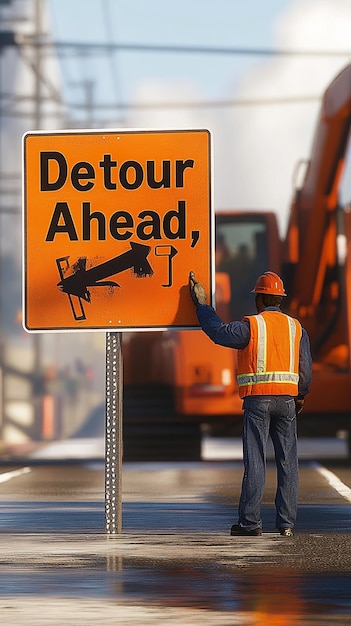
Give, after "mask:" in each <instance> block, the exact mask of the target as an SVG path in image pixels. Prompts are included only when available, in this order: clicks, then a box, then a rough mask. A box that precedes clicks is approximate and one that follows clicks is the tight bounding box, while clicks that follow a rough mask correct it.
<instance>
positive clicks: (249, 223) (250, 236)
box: [215, 212, 269, 321]
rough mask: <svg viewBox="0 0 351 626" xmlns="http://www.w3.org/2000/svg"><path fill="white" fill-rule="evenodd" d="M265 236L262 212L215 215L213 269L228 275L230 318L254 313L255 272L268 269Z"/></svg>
mask: <svg viewBox="0 0 351 626" xmlns="http://www.w3.org/2000/svg"><path fill="white" fill-rule="evenodd" d="M268 239H269V238H268V234H267V222H266V219H265V216H264V215H262V216H256V215H255V216H253V215H250V214H247V215H245V214H239V215H235V214H231V213H229V212H228V214H221V215H217V216H216V244H215V246H216V247H215V265H216V272H221V273H227V274H228V275H229V284H230V302H229V307H228V314H229V317H230V319H232V320H234V319H241V318H242V317H243V316H244V315H250V314H252V313H256V309H255V298H254V295H253V294H252V293H251V291H252V289H253V287H254V285H255V282H256V278H257V276H259V274H262V273H263V272H265V271H266V270H269V250H268ZM225 321H229V320H225Z"/></svg>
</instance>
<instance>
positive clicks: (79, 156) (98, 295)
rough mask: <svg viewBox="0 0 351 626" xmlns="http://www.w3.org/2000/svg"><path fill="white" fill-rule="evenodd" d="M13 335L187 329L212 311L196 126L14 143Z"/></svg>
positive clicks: (204, 173)
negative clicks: (17, 247)
mask: <svg viewBox="0 0 351 626" xmlns="http://www.w3.org/2000/svg"><path fill="white" fill-rule="evenodd" d="M23 142H24V276H25V281H24V283H25V284H24V298H23V301H24V304H23V308H24V315H23V318H24V327H25V329H26V330H27V331H29V332H32V331H33V332H36V331H50V330H52V331H55V330H70V331H76V330H77V331H78V330H95V329H96V330H102V329H104V330H114V331H115V330H128V329H142V330H146V329H160V328H171V327H175V328H196V327H198V322H197V318H196V314H195V309H194V306H193V304H192V302H191V297H190V293H189V288H188V276H189V271H190V270H193V271H194V272H195V275H196V278H197V280H199V281H200V282H202V284H203V285H204V287H205V289H206V292H207V294H208V302H209V303H210V304H212V292H213V289H212V286H213V269H212V257H213V255H212V254H211V250H212V247H213V235H212V231H213V228H212V221H213V216H212V210H211V139H210V133H209V132H208V131H207V130H184V131H183V130H179V131H178V130H174V131H173V130H172V131H147V130H146V131H130V130H125V131H124V130H122V131H118V132H117V131H113V132H112V131H106V132H103V131H84V132H78V131H72V132H71V131H61V132H55V133H45V132H33V133H27V134H26V135H25V136H24V140H23Z"/></svg>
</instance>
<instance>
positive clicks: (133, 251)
mask: <svg viewBox="0 0 351 626" xmlns="http://www.w3.org/2000/svg"><path fill="white" fill-rule="evenodd" d="M150 250H151V248H150V246H145V245H143V244H140V243H133V242H131V244H130V250H128V251H127V252H124V253H123V254H120V255H119V256H116V257H114V258H113V259H110V260H109V261H105V263H101V264H100V265H96V266H95V267H91V268H90V269H88V270H87V269H86V263H87V259H86V257H81V258H80V259H78V261H77V263H76V264H75V271H74V273H73V274H71V275H70V276H67V277H66V278H64V277H63V274H62V273H61V272H60V276H61V280H60V282H59V283H57V286H58V287H60V289H61V291H63V292H64V293H67V294H68V295H69V296H77V297H78V298H80V299H82V300H85V301H86V302H90V293H89V291H88V287H106V286H108V287H119V285H118V283H116V282H114V281H111V280H109V281H106V280H104V279H105V278H108V277H109V276H114V275H115V274H119V273H120V272H124V270H127V269H130V268H133V272H134V274H136V275H137V277H138V278H142V277H144V276H152V274H153V273H154V272H153V269H152V267H151V265H150V263H149V262H148V260H147V256H148V254H149V252H150ZM64 259H67V257H64ZM62 260H63V259H56V263H57V264H58V267H59V263H60V261H62Z"/></svg>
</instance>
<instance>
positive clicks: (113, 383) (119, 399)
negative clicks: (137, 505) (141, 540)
mask: <svg viewBox="0 0 351 626" xmlns="http://www.w3.org/2000/svg"><path fill="white" fill-rule="evenodd" d="M122 368H123V362H122V336H121V333H118V332H108V333H106V440H105V446H106V450H105V522H106V526H105V528H106V533H107V534H109V535H114V534H117V533H121V532H122V456H123V437H122V413H123V369H122Z"/></svg>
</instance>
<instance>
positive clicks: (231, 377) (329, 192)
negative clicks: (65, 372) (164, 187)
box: [123, 65, 351, 459]
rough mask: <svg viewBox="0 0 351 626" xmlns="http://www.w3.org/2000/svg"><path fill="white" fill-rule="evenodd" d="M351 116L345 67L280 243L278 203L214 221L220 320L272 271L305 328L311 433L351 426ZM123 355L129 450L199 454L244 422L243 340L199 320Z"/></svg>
mask: <svg viewBox="0 0 351 626" xmlns="http://www.w3.org/2000/svg"><path fill="white" fill-rule="evenodd" d="M350 124H351V65H348V66H347V67H346V68H345V69H344V70H343V71H342V72H341V73H340V74H339V75H338V76H337V77H336V78H335V80H333V82H332V83H331V84H330V86H329V87H328V88H327V90H326V92H325V94H324V97H323V101H322V105H321V111H320V115H319V119H318V122H317V127H316V131H315V137H314V141H313V146H312V151H311V156H310V160H309V163H308V166H307V169H306V172H305V177H304V180H303V183H302V185H301V187H300V188H298V189H296V191H295V194H294V197H293V201H292V204H291V208H290V216H289V223H288V228H287V234H286V237H285V239H284V241H282V240H281V239H280V238H279V234H278V228H277V221H276V216H275V214H274V213H271V212H267V213H265V212H262V211H259V212H254V211H249V212H248V211H245V212H244V211H243V212H238V211H236V212H217V214H216V220H215V224H216V302H217V311H218V314H219V315H220V316H221V317H222V319H223V320H225V321H230V320H233V319H240V318H241V317H242V316H243V315H244V314H251V313H254V312H255V308H254V298H253V296H252V294H250V292H251V290H252V288H253V286H254V284H255V281H256V278H257V276H258V275H259V274H262V273H263V272H264V271H266V270H272V271H274V272H276V273H278V274H279V275H280V276H282V278H283V280H284V284H285V288H286V291H287V293H288V298H286V299H285V300H287V302H285V301H284V311H286V312H287V313H290V314H291V315H293V316H296V317H297V318H298V319H299V320H300V321H301V323H302V325H303V326H304V327H305V328H306V330H307V331H308V333H309V336H310V340H311V349H312V356H313V383H312V388H311V392H310V394H309V395H308V396H307V397H306V402H305V412H304V416H303V417H302V418H301V420H300V423H301V425H302V428H304V427H306V426H303V425H304V424H305V425H308V428H309V429H310V430H309V432H310V434H313V435H315V436H320V435H323V434H335V433H336V432H337V431H345V432H350V431H351V356H350V341H351V209H350V207H347V206H345V207H341V206H340V204H339V195H340V187H341V181H342V176H343V172H344V165H345V158H346V151H347V146H348V139H349V132H350ZM189 269H194V271H195V272H196V268H189ZM123 353H124V364H125V375H124V377H125V400H124V402H125V425H126V430H125V434H126V442H125V450H126V451H127V457H129V458H133V454H135V457H138V458H140V457H142V458H148V453H147V450H152V452H150V454H151V455H152V457H153V458H163V457H164V458H189V459H190V458H197V457H198V456H199V454H200V437H201V432H202V431H203V430H204V429H207V430H209V431H211V432H213V433H216V432H218V433H221V432H223V433H225V432H226V433H229V432H233V431H235V428H236V427H237V426H238V424H240V422H241V416H242V411H241V401H240V398H239V394H238V387H237V383H236V351H235V350H232V349H228V348H223V347H220V346H217V345H215V344H213V343H212V342H211V341H210V340H209V339H208V338H207V337H206V336H205V334H204V333H202V332H201V331H198V330H191V331H167V332H162V333H161V332H159V333H129V334H127V333H126V334H125V335H124V337H123ZM133 427H134V432H133ZM138 438H139V440H140V442H141V445H140V446H139V447H138V446H137V447H135V446H136V442H137V441H138ZM157 442H159V450H160V451H161V453H160V454H158V453H157V452H155V446H157ZM349 443H350V435H349ZM129 450H130V451H132V450H134V453H133V452H130V453H128V451H129ZM162 455H163V456H162Z"/></svg>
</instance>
